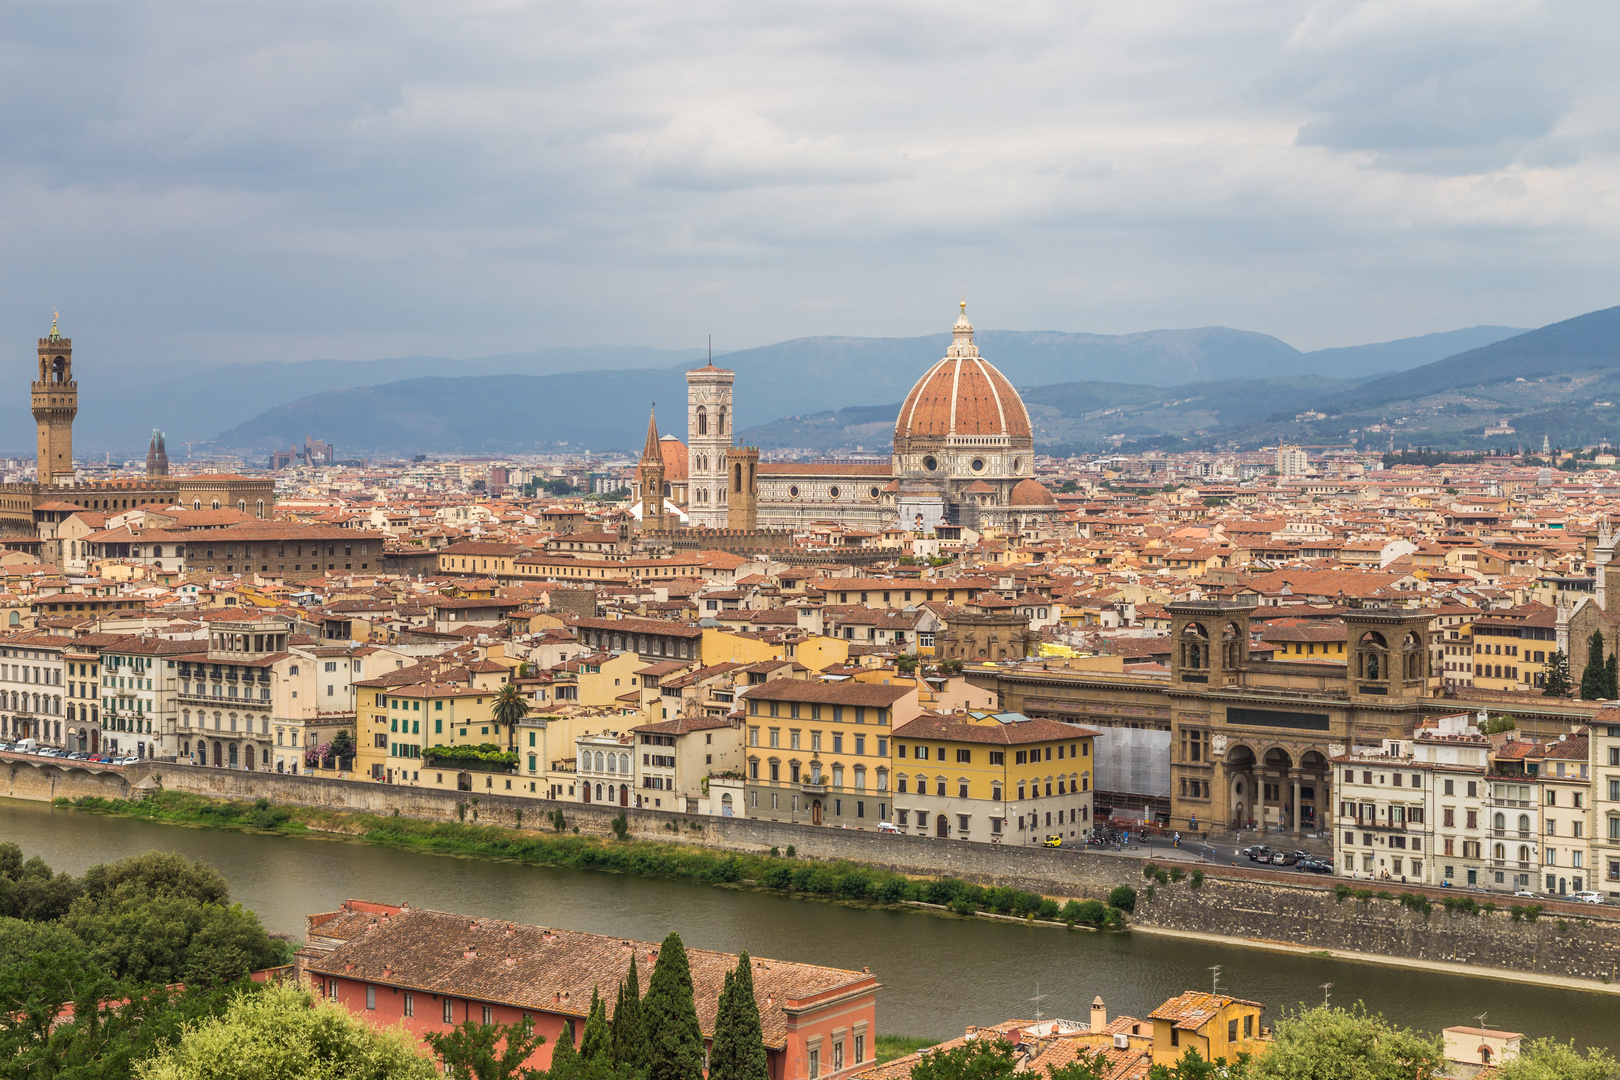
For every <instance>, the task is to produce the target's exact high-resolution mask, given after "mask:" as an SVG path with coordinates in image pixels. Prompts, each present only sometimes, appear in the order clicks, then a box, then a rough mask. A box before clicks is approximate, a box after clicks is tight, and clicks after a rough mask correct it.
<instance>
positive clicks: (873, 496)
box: [872, 488, 879, 499]
mask: <svg viewBox="0 0 1620 1080" xmlns="http://www.w3.org/2000/svg"><path fill="white" fill-rule="evenodd" d="M878 494H879V492H878V489H877V488H873V489H872V498H874V499H875V498H877V497H878Z"/></svg>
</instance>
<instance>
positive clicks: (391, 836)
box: [57, 791, 1135, 929]
mask: <svg viewBox="0 0 1620 1080" xmlns="http://www.w3.org/2000/svg"><path fill="white" fill-rule="evenodd" d="M57 805H59V806H69V807H73V808H74V809H78V810H85V811H89V812H91V813H99V814H114V815H118V816H121V817H132V818H146V819H148V820H152V821H163V822H169V823H172V824H178V825H205V826H210V827H214V828H237V829H258V830H264V831H271V832H281V833H288V834H300V833H311V832H325V833H339V834H342V835H345V836H351V837H354V838H356V839H359V840H363V841H365V842H367V843H371V844H380V845H385V846H388V847H397V848H408V849H412V850H416V851H425V852H432V853H434V854H441V855H461V856H467V857H471V858H486V859H501V860H505V861H510V862H522V863H531V864H534V865H538V866H560V867H567V868H570V869H575V870H605V871H610V872H615V873H625V874H640V875H643V876H649V877H671V878H686V879H688V880H692V881H700V882H705V883H708V884H713V885H727V884H746V885H751V886H754V887H757V888H764V889H770V890H773V891H778V892H782V893H786V894H798V895H809V896H817V897H825V898H828V899H835V900H841V901H846V902H851V903H870V904H903V903H908V902H920V903H927V904H938V905H942V906H944V907H947V908H949V909H950V910H951V911H953V912H955V913H956V914H958V915H974V914H981V913H982V914H995V915H1012V916H1017V917H1021V918H1030V919H1041V920H1047V921H1057V922H1064V923H1067V924H1069V925H1070V926H1075V925H1079V926H1088V927H1093V928H1097V929H1114V928H1118V927H1121V926H1123V925H1124V922H1125V915H1124V911H1122V910H1121V908H1122V907H1123V908H1126V909H1129V908H1130V907H1132V906H1134V904H1135V893H1134V891H1132V890H1130V889H1123V890H1115V895H1113V896H1111V897H1110V900H1111V903H1109V904H1105V903H1103V902H1101V901H1099V900H1070V901H1068V902H1067V903H1064V904H1060V903H1059V902H1058V901H1056V900H1054V899H1051V898H1049V897H1044V896H1041V895H1039V894H1036V893H1031V892H1024V891H1022V890H1019V889H1009V888H1002V887H990V888H985V887H983V886H980V885H973V884H969V883H968V882H965V881H962V880H960V879H958V878H951V877H941V878H929V879H922V880H920V879H915V878H909V877H906V876H905V875H904V874H897V873H894V872H892V871H889V870H884V869H882V868H880V867H874V866H869V865H863V864H860V863H854V862H846V861H839V862H812V861H807V860H804V859H798V858H795V857H794V851H793V848H791V847H789V848H788V849H787V850H786V851H785V852H781V853H778V852H777V850H776V849H774V848H773V849H771V853H770V854H768V855H755V854H745V853H737V852H726V851H715V850H713V849H710V848H704V847H698V846H695V845H691V844H680V843H671V842H668V841H653V840H632V839H628V838H624V839H601V838H597V837H593V836H580V835H578V834H576V833H571V832H569V831H568V830H569V825H568V821H567V812H566V810H563V809H558V810H554V811H552V812H550V813H549V814H547V815H545V816H544V817H543V818H542V821H543V822H544V827H543V828H539V829H513V828H506V827H503V826H497V825H478V824H468V823H465V822H428V821H417V820H415V819H412V818H400V817H384V816H381V815H377V814H365V813H356V812H352V811H335V810H323V809H317V808H314V807H306V806H283V805H277V804H274V803H271V802H270V801H268V800H266V799H260V800H259V801H258V802H257V803H243V802H232V801H230V800H218V799H209V798H205V797H203V796H200V795H188V794H184V793H181V792H172V791H163V792H157V793H155V794H152V795H150V796H148V797H147V798H145V799H142V800H141V801H139V802H134V801H129V800H123V799H103V798H99V797H95V796H86V797H83V798H78V799H58V800H57Z"/></svg>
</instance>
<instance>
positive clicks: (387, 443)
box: [215, 327, 1511, 455]
mask: <svg viewBox="0 0 1620 1080" xmlns="http://www.w3.org/2000/svg"><path fill="white" fill-rule="evenodd" d="M1510 332H1511V331H1510V330H1508V329H1507V328H1501V327H1474V328H1470V329H1468V330H1460V331H1452V332H1448V333H1446V334H1431V335H1427V336H1425V337H1423V338H1414V339H1408V340H1406V341H1403V342H1386V343H1381V344H1378V345H1370V346H1357V347H1355V348H1353V349H1335V350H1326V351H1325V353H1324V354H1318V353H1301V352H1299V351H1298V350H1296V349H1294V348H1293V347H1292V346H1289V345H1287V344H1286V343H1284V342H1282V341H1279V340H1278V339H1276V338H1274V337H1270V336H1269V335H1265V334H1256V333H1252V332H1248V331H1239V330H1230V329H1227V328H1224V327H1205V328H1199V329H1192V330H1156V331H1148V332H1145V333H1140V334H1124V335H1113V336H1110V335H1099V334H1069V333H1059V332H1055V331H1009V330H987V331H979V332H978V333H976V334H975V341H976V342H977V343H978V345H979V346H980V349H981V351H982V352H983V354H984V355H985V357H986V358H987V359H989V360H990V361H991V362H992V363H994V364H995V365H996V366H997V367H998V368H999V369H1001V371H1002V372H1004V373H1005V374H1006V375H1007V376H1008V378H1009V379H1011V380H1012V381H1013V382H1014V383H1015V384H1017V385H1019V386H1020V387H1030V386H1034V387H1037V388H1043V389H1045V390H1047V391H1050V392H1051V393H1053V394H1057V395H1059V396H1062V392H1061V391H1058V390H1055V389H1053V388H1054V387H1058V386H1093V385H1097V386H1101V385H1108V386H1111V387H1114V389H1110V390H1108V391H1106V394H1107V395H1108V396H1107V401H1106V402H1105V403H1103V404H1099V405H1098V406H1097V408H1110V407H1114V406H1118V405H1124V404H1132V405H1135V406H1140V407H1142V408H1143V409H1146V410H1147V413H1144V414H1143V415H1144V416H1146V417H1147V418H1146V419H1143V420H1142V422H1141V423H1138V424H1136V425H1135V427H1134V428H1133V430H1136V429H1140V430H1141V431H1142V432H1144V433H1145V432H1147V431H1150V430H1157V428H1156V426H1155V425H1156V424H1163V425H1164V426H1165V428H1166V430H1168V431H1174V432H1177V433H1190V432H1199V431H1203V430H1205V429H1207V428H1210V427H1212V426H1213V427H1221V426H1223V425H1228V424H1231V423H1236V422H1239V421H1238V413H1239V412H1241V411H1243V410H1249V409H1250V406H1251V405H1253V406H1254V407H1258V408H1259V409H1260V415H1264V414H1265V413H1268V412H1271V411H1275V410H1277V409H1281V408H1291V407H1292V405H1293V403H1294V402H1295V401H1296V399H1297V398H1298V394H1297V393H1295V392H1294V391H1293V390H1291V389H1288V387H1289V386H1291V385H1292V384H1286V383H1275V384H1273V383H1268V382H1267V380H1268V379H1283V380H1287V379H1295V378H1302V377H1307V376H1310V375H1313V374H1316V370H1315V369H1317V368H1319V367H1326V368H1329V369H1331V370H1332V371H1334V373H1335V374H1338V375H1340V376H1341V377H1342V376H1343V375H1344V374H1346V373H1354V372H1355V371H1357V370H1358V368H1357V365H1358V364H1359V365H1363V366H1367V367H1371V368H1373V369H1374V370H1375V371H1380V370H1383V369H1382V368H1380V367H1379V365H1380V364H1387V363H1389V362H1392V360H1391V357H1395V358H1397V359H1398V358H1401V357H1411V356H1429V355H1431V354H1434V353H1437V352H1438V351H1441V350H1444V349H1446V348H1449V347H1450V345H1452V344H1455V343H1457V342H1459V341H1461V342H1463V343H1465V344H1473V343H1475V342H1477V341H1478V340H1480V339H1481V338H1482V337H1492V336H1493V335H1496V334H1502V333H1510ZM948 342H949V335H948V334H934V335H929V336H925V337H917V338H854V337H819V338H798V339H794V340H792V341H786V342H779V343H777V344H774V345H767V346H761V347H758V348H754V349H744V350H739V351H737V352H732V353H726V354H724V355H723V356H717V357H716V360H717V362H719V363H722V364H724V365H725V366H726V367H729V368H731V369H733V370H735V371H736V372H737V387H738V390H737V399H736V409H737V423H738V426H739V430H745V435H746V436H747V437H749V438H753V437H754V435H753V432H755V431H760V435H759V438H760V440H761V445H770V446H773V447H774V446H792V445H804V446H806V447H813V448H820V449H833V448H836V447H838V446H853V445H863V446H864V445H867V443H869V442H873V441H874V439H875V438H876V437H877V436H878V435H880V434H881V439H880V440H878V441H881V443H883V444H887V442H888V441H889V438H890V435H891V434H892V432H889V433H883V432H881V431H880V429H881V427H882V426H883V425H882V424H877V426H875V427H874V426H873V425H874V421H872V420H871V419H870V418H866V419H863V420H860V421H850V422H848V423H844V422H840V423H839V424H835V425H832V426H833V427H845V426H849V427H851V432H850V433H849V434H851V435H852V436H859V437H858V438H853V439H852V441H849V442H833V441H830V440H832V439H833V438H834V436H835V435H837V434H838V433H836V432H834V431H833V430H831V428H830V427H829V425H828V423H827V422H825V421H821V420H818V421H817V422H816V423H815V424H814V425H812V427H813V429H814V434H815V436H816V437H815V438H814V439H811V440H810V441H808V442H804V443H798V442H792V441H785V440H788V439H790V438H791V437H792V432H793V430H794V428H793V424H794V423H797V422H799V421H798V418H803V417H808V416H812V415H816V416H819V415H820V414H823V413H835V412H839V411H840V410H848V409H855V410H862V409H882V408H884V406H871V405H869V404H868V403H869V402H872V401H895V402H898V401H899V400H900V399H902V398H903V397H904V396H905V394H906V392H907V391H908V390H910V388H911V386H912V384H913V383H914V382H915V381H916V380H917V378H918V377H919V376H920V375H921V374H922V373H923V372H924V371H926V370H927V369H928V367H929V366H930V365H932V364H933V363H935V362H936V361H937V360H938V359H939V358H940V356H942V355H943V354H944V351H945V346H946V345H947V343H948ZM493 359H498V358H492V360H493ZM693 359H695V357H694V358H693ZM424 362H426V361H424ZM432 363H434V364H436V365H438V369H437V370H436V371H435V373H434V375H433V376H432V380H433V381H429V379H426V378H412V379H404V380H399V381H396V382H389V383H385V384H381V385H376V386H371V387H368V388H367V389H369V390H370V391H371V393H369V394H359V393H358V392H357V391H358V387H357V386H354V385H351V386H345V387H334V388H321V389H320V390H319V392H316V393H310V394H306V395H303V396H301V397H299V398H298V399H297V400H294V401H290V402H287V403H286V404H283V405H278V406H276V407H274V408H272V409H270V410H268V411H266V412H263V413H260V414H259V415H257V416H253V417H252V418H251V419H246V420H245V422H239V423H237V424H236V425H235V426H234V427H231V428H230V429H228V430H226V431H224V432H222V433H220V434H219V435H218V436H217V438H216V440H215V441H216V443H217V444H218V445H221V446H224V447H231V448H239V449H242V450H246V451H250V452H252V453H255V454H257V453H263V452H266V451H268V450H269V449H271V448H272V447H275V446H285V445H287V444H288V443H289V442H291V441H294V440H297V439H301V438H302V437H303V434H304V433H306V432H307V433H309V434H313V435H315V436H317V437H320V438H325V439H327V440H328V441H331V442H333V443H335V444H337V445H338V447H339V452H340V453H341V454H345V455H348V454H369V453H406V452H436V453H447V452H455V451H461V452H496V450H497V449H498V448H499V446H500V445H501V441H500V440H501V439H502V438H509V439H510V441H509V442H508V443H506V444H505V445H507V446H508V448H509V449H511V450H513V451H514V452H518V451H520V450H521V449H534V448H538V447H542V446H554V445H557V444H559V443H567V444H569V445H572V446H580V445H582V444H583V445H586V446H590V447H592V448H597V449H607V448H615V447H617V448H634V447H636V446H639V444H640V442H641V437H642V434H643V432H644V431H645V425H646V418H645V413H644V412H643V410H644V409H645V407H646V403H650V402H651V401H654V400H656V401H660V402H664V403H665V405H664V411H663V416H664V420H663V422H664V424H665V425H672V427H669V426H666V428H665V430H674V431H675V433H676V434H678V435H683V436H684V425H685V420H684V402H685V396H686V395H685V388H684V383H683V376H682V373H683V372H684V370H685V368H686V367H688V366H689V365H690V363H691V360H690V359H683V361H682V362H681V363H679V364H678V365H676V366H674V367H670V368H662V369H653V368H639V369H632V370H628V371H618V372H612V371H593V372H578V371H576V372H568V373H561V374H553V375H531V374H512V375H505V376H503V378H505V379H506V382H505V383H504V385H503V386H502V387H501V389H500V390H499V391H498V396H499V398H500V399H501V400H498V401H485V400H482V399H480V398H479V397H478V396H477V395H478V394H479V393H490V394H491V395H492V396H495V395H494V392H492V391H490V390H489V389H488V387H489V384H487V383H481V382H478V381H477V380H479V379H481V378H486V377H488V376H485V375H478V374H473V373H471V372H468V373H466V374H458V375H457V376H454V377H446V376H444V375H443V371H444V370H453V371H458V372H466V371H467V368H468V367H469V366H472V365H473V364H474V363H475V362H467V363H450V362H444V361H432ZM409 370H414V369H409ZM1077 372H1084V373H1086V374H1096V373H1101V372H1107V373H1109V374H1113V375H1115V376H1116V377H1117V375H1118V374H1119V373H1122V372H1129V373H1130V374H1131V375H1132V376H1133V377H1135V378H1136V379H1138V380H1139V382H1138V383H1132V384H1124V383H1112V384H1101V383H1093V382H1092V381H1090V380H1079V381H1077V380H1075V379H1074V378H1073V376H1074V375H1075V374H1076V373H1077ZM1243 375H1257V376H1263V378H1260V379H1258V380H1256V379H1243V378H1239V377H1238V376H1243ZM1155 380H1164V381H1172V382H1173V384H1174V385H1176V386H1177V387H1178V389H1177V390H1176V391H1175V392H1174V393H1170V392H1160V391H1157V390H1155V389H1154V388H1153V386H1152V385H1141V384H1152V383H1153V382H1154V381H1155ZM1231 382H1238V383H1244V384H1249V383H1252V384H1253V385H1249V386H1246V389H1244V390H1242V391H1238V392H1237V393H1238V397H1240V398H1241V397H1243V396H1244V395H1248V396H1249V397H1253V395H1255V394H1261V395H1266V394H1282V396H1281V397H1277V398H1276V400H1273V401H1270V402H1269V404H1267V403H1266V402H1265V401H1260V402H1259V404H1258V405H1256V404H1255V402H1252V401H1247V400H1245V401H1244V402H1242V403H1241V404H1242V409H1239V404H1240V403H1239V402H1238V401H1236V400H1231V401H1227V400H1224V399H1223V402H1217V403H1213V404H1211V405H1210V407H1209V408H1200V407H1194V405H1195V404H1196V403H1189V402H1185V401H1183V400H1182V399H1186V398H1188V397H1189V392H1188V391H1187V387H1188V385H1189V384H1190V385H1193V386H1200V387H1206V388H1207V387H1214V386H1216V385H1217V384H1222V383H1231ZM1344 385H1345V384H1343V383H1342V382H1341V383H1335V384H1334V385H1333V387H1331V388H1330V387H1328V386H1327V385H1325V384H1324V385H1319V386H1315V387H1314V392H1319V393H1322V394H1326V393H1328V392H1329V391H1330V389H1338V388H1340V387H1342V386H1344ZM1127 386H1128V387H1130V389H1129V390H1126V389H1123V388H1124V387H1127ZM1068 393H1069V395H1070V397H1073V395H1074V394H1076V393H1083V392H1082V391H1069V392H1068ZM1200 393H1201V394H1205V395H1208V394H1216V395H1217V396H1218V395H1220V394H1222V393H1225V391H1218V390H1210V389H1205V390H1202V391H1200ZM413 395H414V396H413ZM1195 396H1196V395H1195ZM852 398H854V399H855V400H853V401H852V400H851V399H852ZM563 401H566V403H567V404H566V406H565V407H559V405H558V403H559V402H563ZM1031 401H1032V408H1033V407H1034V404H1038V403H1041V402H1044V399H1039V400H1037V399H1035V398H1032V399H1031ZM519 402H524V403H527V404H526V405H524V408H526V409H528V410H529V415H528V416H527V417H525V418H523V419H521V420H520V419H518V418H517V417H516V416H515V415H514V414H513V410H514V409H515V408H517V403H519ZM1156 402H1181V404H1180V405H1174V404H1170V405H1164V406H1163V407H1162V408H1159V409H1158V410H1157V411H1158V412H1162V413H1164V415H1163V416H1161V417H1159V418H1158V419H1157V420H1155V419H1153V418H1152V417H1151V416H1148V414H1150V413H1153V412H1154V411H1155V410H1154V409H1152V408H1149V407H1150V406H1153V405H1154V403H1156ZM368 408H369V409H373V410H376V409H381V410H383V412H382V414H381V415H385V416H386V417H387V420H386V422H379V421H378V419H377V417H376V416H374V415H372V414H371V413H368V412H367V411H366V410H367V409H368ZM1052 408H1053V409H1055V410H1056V412H1055V413H1054V414H1053V419H1052V420H1051V421H1050V423H1049V421H1048V420H1046V419H1038V421H1037V427H1041V426H1042V425H1043V424H1047V425H1049V426H1048V427H1047V428H1044V429H1043V433H1042V437H1043V438H1046V437H1052V438H1058V439H1062V440H1064V441H1065V442H1067V441H1070V440H1077V439H1092V438H1096V439H1100V440H1102V442H1103V443H1104V444H1106V443H1107V441H1108V438H1109V434H1110V433H1108V432H1105V431H1104V430H1103V429H1104V428H1105V427H1106V426H1107V424H1106V422H1105V421H1101V420H1098V419H1097V418H1092V419H1093V421H1095V422H1093V423H1089V424H1088V423H1085V422H1084V421H1085V418H1084V417H1083V416H1070V415H1069V413H1070V412H1074V411H1076V410H1078V411H1079V412H1081V413H1083V412H1085V411H1086V410H1085V409H1083V408H1082V407H1081V405H1080V404H1079V402H1078V400H1075V401H1065V402H1064V403H1061V404H1054V405H1052ZM1178 409H1179V410H1180V411H1179V412H1177V411H1176V410H1178ZM1036 411H1039V410H1036ZM1250 411H1252V410H1250ZM1194 413H1197V414H1199V415H1197V416H1193V415H1192V414H1194ZM491 414H493V415H499V416H502V417H506V418H508V419H507V420H506V421H505V422H504V427H503V428H491V427H490V426H489V425H488V423H487V416H488V415H491ZM782 418H785V419H782ZM1058 419H1064V420H1074V421H1077V423H1073V424H1065V423H1057V420H1058ZM1139 419H1140V418H1139ZM777 423H785V424H786V425H787V426H786V427H782V428H780V429H777V430H774V431H764V430H762V429H763V428H769V427H771V426H772V425H775V424H777ZM889 424H890V425H891V426H892V416H891V419H890V421H889ZM856 429H859V430H856ZM503 430H504V431H505V432H506V433H503ZM809 433H810V429H806V432H805V434H809Z"/></svg>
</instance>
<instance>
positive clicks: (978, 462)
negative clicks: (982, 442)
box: [973, 457, 984, 472]
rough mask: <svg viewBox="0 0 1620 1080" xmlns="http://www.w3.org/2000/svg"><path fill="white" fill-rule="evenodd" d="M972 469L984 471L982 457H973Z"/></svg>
mask: <svg viewBox="0 0 1620 1080" xmlns="http://www.w3.org/2000/svg"><path fill="white" fill-rule="evenodd" d="M973 471H974V472H984V458H982V457H976V458H974V459H973Z"/></svg>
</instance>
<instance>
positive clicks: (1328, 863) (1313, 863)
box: [1296, 859, 1333, 874]
mask: <svg viewBox="0 0 1620 1080" xmlns="http://www.w3.org/2000/svg"><path fill="white" fill-rule="evenodd" d="M1296 865H1297V866H1298V867H1299V869H1301V870H1307V871H1309V872H1310V873H1313V874H1331V873H1333V862H1332V860H1330V859H1301V860H1299V862H1298V863H1297V864H1296Z"/></svg>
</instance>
